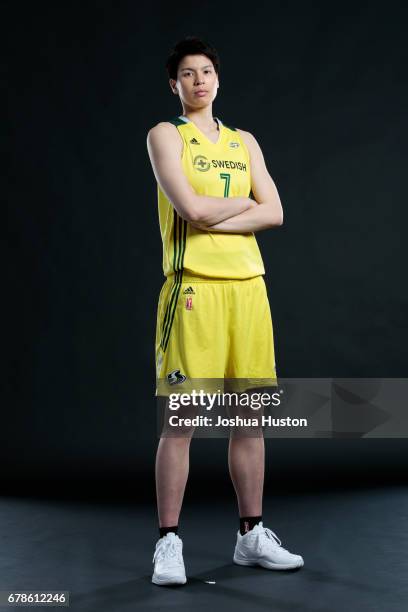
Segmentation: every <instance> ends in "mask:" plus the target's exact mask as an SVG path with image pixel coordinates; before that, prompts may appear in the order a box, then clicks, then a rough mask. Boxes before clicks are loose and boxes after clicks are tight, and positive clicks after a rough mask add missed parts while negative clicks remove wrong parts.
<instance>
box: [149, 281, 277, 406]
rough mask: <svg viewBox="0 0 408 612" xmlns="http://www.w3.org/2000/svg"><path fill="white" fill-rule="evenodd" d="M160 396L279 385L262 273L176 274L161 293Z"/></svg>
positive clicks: (158, 332) (158, 330) (158, 333)
mask: <svg viewBox="0 0 408 612" xmlns="http://www.w3.org/2000/svg"><path fill="white" fill-rule="evenodd" d="M155 356H156V395H159V396H168V395H170V394H171V393H174V392H177V393H189V392H191V390H192V389H198V387H200V388H202V389H204V390H205V391H212V392H216V391H217V390H222V389H220V385H221V386H222V387H223V388H225V385H224V384H223V383H225V382H227V381H228V388H229V389H233V390H237V391H239V390H245V389H247V388H254V387H268V386H276V385H277V380H276V367H275V351H274V340H273V328H272V317H271V311H270V305H269V299H268V295H267V290H266V285H265V281H264V278H263V276H262V275H260V276H255V277H253V278H249V279H243V280H236V279H214V278H206V277H200V276H190V275H187V274H185V273H183V276H182V277H181V276H178V275H175V276H174V275H173V276H169V277H167V278H166V280H165V282H164V284H163V286H162V289H161V291H160V296H159V302H158V309H157V324H156V353H155Z"/></svg>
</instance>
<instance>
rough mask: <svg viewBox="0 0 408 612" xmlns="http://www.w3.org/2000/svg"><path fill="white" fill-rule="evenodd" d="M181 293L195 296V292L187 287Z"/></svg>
mask: <svg viewBox="0 0 408 612" xmlns="http://www.w3.org/2000/svg"><path fill="white" fill-rule="evenodd" d="M183 293H194V295H195V291H194V289H193V288H192V287H187V289H184V291H183Z"/></svg>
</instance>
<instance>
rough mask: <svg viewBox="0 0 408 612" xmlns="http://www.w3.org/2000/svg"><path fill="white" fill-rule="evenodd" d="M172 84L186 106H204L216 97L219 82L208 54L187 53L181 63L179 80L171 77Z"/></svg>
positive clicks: (178, 74)
mask: <svg viewBox="0 0 408 612" xmlns="http://www.w3.org/2000/svg"><path fill="white" fill-rule="evenodd" d="M170 85H171V88H172V90H173V91H174V92H175V93H178V95H179V96H180V100H181V102H182V103H183V105H184V106H185V107H192V108H202V107H204V106H208V104H211V103H212V101H213V100H214V98H215V97H216V95H217V89H218V86H219V82H218V76H217V73H216V72H215V69H214V66H213V63H212V61H211V60H210V59H209V58H208V57H207V56H206V55H186V56H184V57H183V59H182V60H181V62H180V63H179V66H178V70H177V81H175V80H174V79H170Z"/></svg>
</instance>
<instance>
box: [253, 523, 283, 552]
mask: <svg viewBox="0 0 408 612" xmlns="http://www.w3.org/2000/svg"><path fill="white" fill-rule="evenodd" d="M261 529H262V532H261V534H259V535H265V536H266V537H267V538H268V540H267V543H268V544H273V545H274V547H276V546H277V544H276V542H275V540H276V541H277V542H278V545H279V546H280V548H281V550H284V551H286V552H289V551H288V550H286V548H283V546H282V542H281V541H280V539H279V538H278V536H277V535H276V533H275V532H274V531H272V529H269V528H268V527H263V526H262V527H261ZM258 538H259V536H258ZM258 542H259V539H258ZM263 543H264V544H265V543H266V542H263ZM259 545H261V542H259Z"/></svg>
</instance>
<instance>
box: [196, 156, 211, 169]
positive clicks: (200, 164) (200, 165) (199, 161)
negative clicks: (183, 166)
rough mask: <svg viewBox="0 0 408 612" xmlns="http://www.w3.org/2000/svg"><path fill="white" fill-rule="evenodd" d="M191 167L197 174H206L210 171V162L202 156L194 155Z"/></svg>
mask: <svg viewBox="0 0 408 612" xmlns="http://www.w3.org/2000/svg"><path fill="white" fill-rule="evenodd" d="M193 166H194V168H195V169H196V170H198V171H199V172H207V170H209V169H210V162H209V161H208V159H207V158H206V157H205V156H204V155H196V156H195V158H194V160H193Z"/></svg>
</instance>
